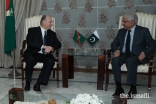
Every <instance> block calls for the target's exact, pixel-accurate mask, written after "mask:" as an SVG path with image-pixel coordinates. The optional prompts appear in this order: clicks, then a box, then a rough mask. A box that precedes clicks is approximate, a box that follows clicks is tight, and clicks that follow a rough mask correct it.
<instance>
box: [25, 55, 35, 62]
mask: <svg viewBox="0 0 156 104" xmlns="http://www.w3.org/2000/svg"><path fill="white" fill-rule="evenodd" d="M25 62H26V63H34V62H36V59H35V58H34V57H33V56H28V57H26V58H25Z"/></svg>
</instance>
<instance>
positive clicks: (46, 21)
mask: <svg viewBox="0 0 156 104" xmlns="http://www.w3.org/2000/svg"><path fill="white" fill-rule="evenodd" d="M52 25H53V20H52V18H51V17H50V16H48V15H43V16H42V18H41V21H40V26H39V27H32V28H29V29H28V34H27V38H26V41H27V49H26V51H25V52H24V61H25V62H26V67H25V76H26V85H25V90H30V82H31V77H32V73H33V67H34V66H35V65H36V63H37V62H42V63H43V68H42V69H41V73H40V74H39V77H38V79H37V83H36V84H35V85H34V87H33V89H34V90H35V91H41V89H40V85H41V84H42V85H47V84H48V80H49V77H50V74H51V70H52V68H53V66H54V64H55V58H54V56H53V55H52V54H51V53H52V52H53V51H54V50H55V49H59V48H60V47H61V43H60V42H59V40H58V39H57V37H56V33H55V32H53V31H52V30H50V29H51V26H52Z"/></svg>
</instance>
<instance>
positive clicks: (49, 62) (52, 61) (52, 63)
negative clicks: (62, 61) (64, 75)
mask: <svg viewBox="0 0 156 104" xmlns="http://www.w3.org/2000/svg"><path fill="white" fill-rule="evenodd" d="M47 63H48V64H50V65H54V64H55V61H54V60H52V59H51V58H50V59H49V60H48V61H47Z"/></svg>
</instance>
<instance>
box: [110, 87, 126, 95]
mask: <svg viewBox="0 0 156 104" xmlns="http://www.w3.org/2000/svg"><path fill="white" fill-rule="evenodd" d="M124 93H125V92H124V90H123V88H122V87H121V88H116V90H115V93H114V94H113V95H112V96H120V94H124Z"/></svg>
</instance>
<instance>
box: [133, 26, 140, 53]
mask: <svg viewBox="0 0 156 104" xmlns="http://www.w3.org/2000/svg"><path fill="white" fill-rule="evenodd" d="M137 33H138V25H136V27H135V30H134V36H133V43H132V50H133V46H134V45H135V43H136V42H137V39H139V35H137Z"/></svg>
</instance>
